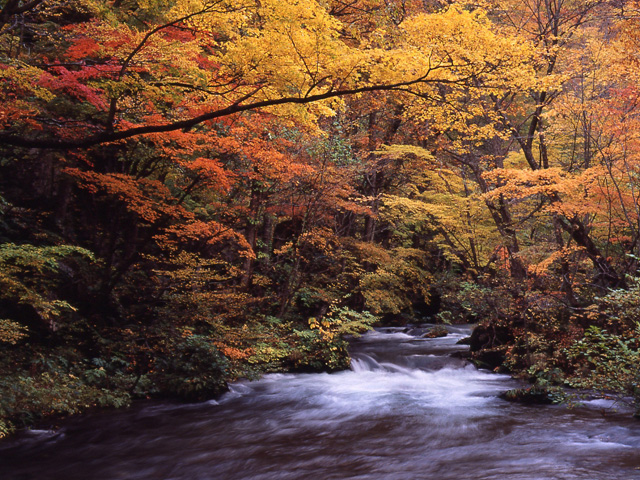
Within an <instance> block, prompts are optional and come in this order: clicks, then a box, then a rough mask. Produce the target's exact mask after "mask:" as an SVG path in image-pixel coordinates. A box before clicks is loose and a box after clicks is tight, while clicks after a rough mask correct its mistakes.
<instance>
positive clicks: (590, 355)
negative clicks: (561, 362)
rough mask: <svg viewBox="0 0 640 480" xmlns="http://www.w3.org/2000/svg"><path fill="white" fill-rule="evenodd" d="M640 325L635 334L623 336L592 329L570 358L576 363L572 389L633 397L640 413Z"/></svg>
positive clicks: (574, 346)
mask: <svg viewBox="0 0 640 480" xmlns="http://www.w3.org/2000/svg"><path fill="white" fill-rule="evenodd" d="M639 339H640V323H636V328H635V332H634V335H633V336H632V337H623V336H620V335H614V334H611V333H608V332H607V331H606V330H602V329H600V328H598V327H595V326H591V327H589V328H588V329H587V330H586V332H585V334H584V338H582V339H581V340H579V341H577V342H576V343H574V344H573V345H572V346H571V347H570V348H569V349H568V350H567V355H568V357H569V359H570V360H572V361H573V362H574V366H575V369H576V371H575V374H574V375H573V376H572V377H571V378H570V380H569V382H570V384H571V385H572V386H575V387H583V388H595V389H598V390H605V391H614V392H621V393H625V394H630V395H633V396H634V398H635V402H636V407H637V408H638V409H639V412H640V388H639V387H640V342H639Z"/></svg>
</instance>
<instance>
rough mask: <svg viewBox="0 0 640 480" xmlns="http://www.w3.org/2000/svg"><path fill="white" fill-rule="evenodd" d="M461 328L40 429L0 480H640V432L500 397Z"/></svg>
mask: <svg viewBox="0 0 640 480" xmlns="http://www.w3.org/2000/svg"><path fill="white" fill-rule="evenodd" d="M450 330H451V331H452V333H451V334H450V335H449V336H448V337H446V338H441V339H422V338H419V337H418V336H416V335H419V334H420V333H422V331H420V330H416V331H414V332H408V333H400V330H397V329H386V330H384V331H377V332H371V333H369V334H367V335H365V336H364V337H363V338H361V339H360V340H359V341H358V342H357V343H356V344H354V347H353V356H354V361H353V369H352V371H347V372H341V373H336V374H331V375H329V374H308V375H269V376H267V377H265V378H264V379H262V380H260V381H257V382H253V383H240V384H237V385H235V386H233V388H232V391H231V392H230V393H228V394H227V395H225V396H224V397H222V398H221V399H219V400H218V401H217V402H214V401H212V402H207V403H202V404H197V405H187V406H185V405H167V404H164V405H146V406H142V407H137V408H133V409H130V410H128V411H125V412H119V413H113V412H109V413H107V414H99V415H92V416H85V417H82V418H79V419H74V420H72V421H70V422H69V423H67V424H66V426H65V427H64V428H62V429H61V430H59V431H57V432H47V431H34V432H31V433H29V434H25V435H23V436H21V437H20V438H17V439H13V440H11V441H10V442H5V443H2V444H0V479H1V480H10V479H11V480H13V479H24V480H27V479H29V480H31V479H33V480H48V479H51V480H53V479H56V480H58V479H60V480H63V479H64V480H76V479H77V480H80V479H82V480H102V479H104V480H107V479H109V480H111V479H127V480H128V479H165V480H169V479H172V480H173V479H175V480H177V479H184V480H212V479H222V480H233V479H253V480H266V479H304V480H307V479H308V480H324V479H347V478H348V479H363V480H364V479H376V480H381V479H385V480H392V479H393V480H412V479H434V480H446V479H456V480H467V479H473V480H489V479H495V480H512V479H519V480H525V479H526V480H550V479H561V480H570V479H581V480H582V479H584V480H613V479H615V480H627V479H640V422H637V421H634V420H632V419H630V418H629V417H628V416H627V415H623V414H622V413H620V414H615V413H611V412H610V411H609V410H608V409H607V407H608V406H609V405H607V404H604V403H598V402H591V403H589V404H587V405H586V406H585V407H582V408H576V409H566V408H564V407H555V406H551V407H549V406H544V407H543V406H524V405H517V404H511V403H508V402H505V401H502V400H500V399H499V398H497V395H498V394H499V393H500V392H502V391H504V390H506V389H508V388H512V387H514V386H517V384H516V383H515V382H514V381H513V380H511V379H510V378H509V377H507V376H502V375H495V374H491V373H488V372H484V371H478V370H476V369H474V368H473V367H472V366H470V365H468V364H466V363H465V362H464V361H463V360H459V359H456V358H454V357H451V356H450V354H451V353H453V352H455V351H456V350H460V349H464V348H465V347H462V346H457V345H455V342H456V341H457V340H458V339H459V338H461V337H463V336H465V335H467V334H468V333H469V330H468V328H467V327H461V328H457V327H451V328H450ZM605 410H606V411H607V415H606V417H605V416H603V412H604V411H605Z"/></svg>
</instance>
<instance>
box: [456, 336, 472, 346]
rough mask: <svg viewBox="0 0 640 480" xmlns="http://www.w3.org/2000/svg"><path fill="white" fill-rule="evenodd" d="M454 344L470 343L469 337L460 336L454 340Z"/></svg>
mask: <svg viewBox="0 0 640 480" xmlns="http://www.w3.org/2000/svg"><path fill="white" fill-rule="evenodd" d="M456 345H471V337H464V338H461V339H460V340H458V341H457V342H456Z"/></svg>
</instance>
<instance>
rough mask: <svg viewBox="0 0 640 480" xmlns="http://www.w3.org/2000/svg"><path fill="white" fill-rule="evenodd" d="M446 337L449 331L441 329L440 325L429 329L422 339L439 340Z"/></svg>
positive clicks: (444, 328)
mask: <svg viewBox="0 0 640 480" xmlns="http://www.w3.org/2000/svg"><path fill="white" fill-rule="evenodd" d="M447 335H449V331H448V330H447V328H446V327H443V326H442V325H436V326H435V327H433V328H432V329H430V330H429V331H428V332H427V333H425V334H424V335H422V338H440V337H446V336H447Z"/></svg>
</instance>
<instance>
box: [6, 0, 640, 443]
mask: <svg viewBox="0 0 640 480" xmlns="http://www.w3.org/2000/svg"><path fill="white" fill-rule="evenodd" d="M639 52H640V2H637V1H635V0H475V1H474V0H290V1H287V2H284V1H281V0H171V1H162V0H112V1H111V0H110V1H106V0H75V1H72V0H2V1H0V82H1V88H0V372H2V375H1V376H0V437H3V436H7V435H9V434H11V433H12V432H14V431H15V430H16V429H19V428H22V427H25V426H28V425H31V424H34V423H35V422H38V421H40V420H42V419H43V418H50V417H60V416H67V415H71V414H76V413H79V412H84V411H88V410H91V409H93V408H96V407H124V406H127V405H129V404H130V403H131V402H132V401H134V400H136V399H146V398H173V399H175V398H180V399H183V400H186V401H195V400H203V399H209V398H213V397H215V396H216V395H218V394H220V393H221V392H223V391H224V390H225V388H226V386H227V384H228V383H229V382H232V381H234V380H237V379H239V378H257V377H259V376H260V375H261V374H263V373H267V372H315V371H336V370H340V369H344V368H347V367H348V365H349V356H348V354H347V350H346V347H347V342H346V340H345V337H347V336H348V335H357V334H359V333H362V332H364V331H366V330H367V329H369V328H371V326H373V325H404V324H407V323H419V322H427V321H428V322H431V323H445V324H448V323H454V324H455V323H473V324H477V325H478V326H477V327H476V330H475V332H474V335H473V336H472V339H471V342H472V345H471V350H472V354H471V355H472V359H473V361H474V362H475V363H476V364H477V365H478V366H481V367H484V368H489V369H491V370H495V371H497V372H508V373H511V374H513V375H515V376H518V377H519V378H523V379H526V380H528V381H529V382H531V385H532V386H531V387H530V388H529V389H528V390H529V393H534V394H540V393H541V392H542V393H543V394H544V395H547V396H552V397H553V398H554V399H557V398H559V397H562V396H563V395H565V393H564V392H566V391H570V390H571V389H590V390H596V391H601V392H605V393H606V394H608V395H619V396H621V397H624V398H628V399H630V401H635V402H636V407H637V411H638V412H640V387H639V386H638V384H639V382H640V323H638V321H639V320H640V274H638V268H639V267H640V264H639V262H640V205H639V200H640V53H639Z"/></svg>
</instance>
